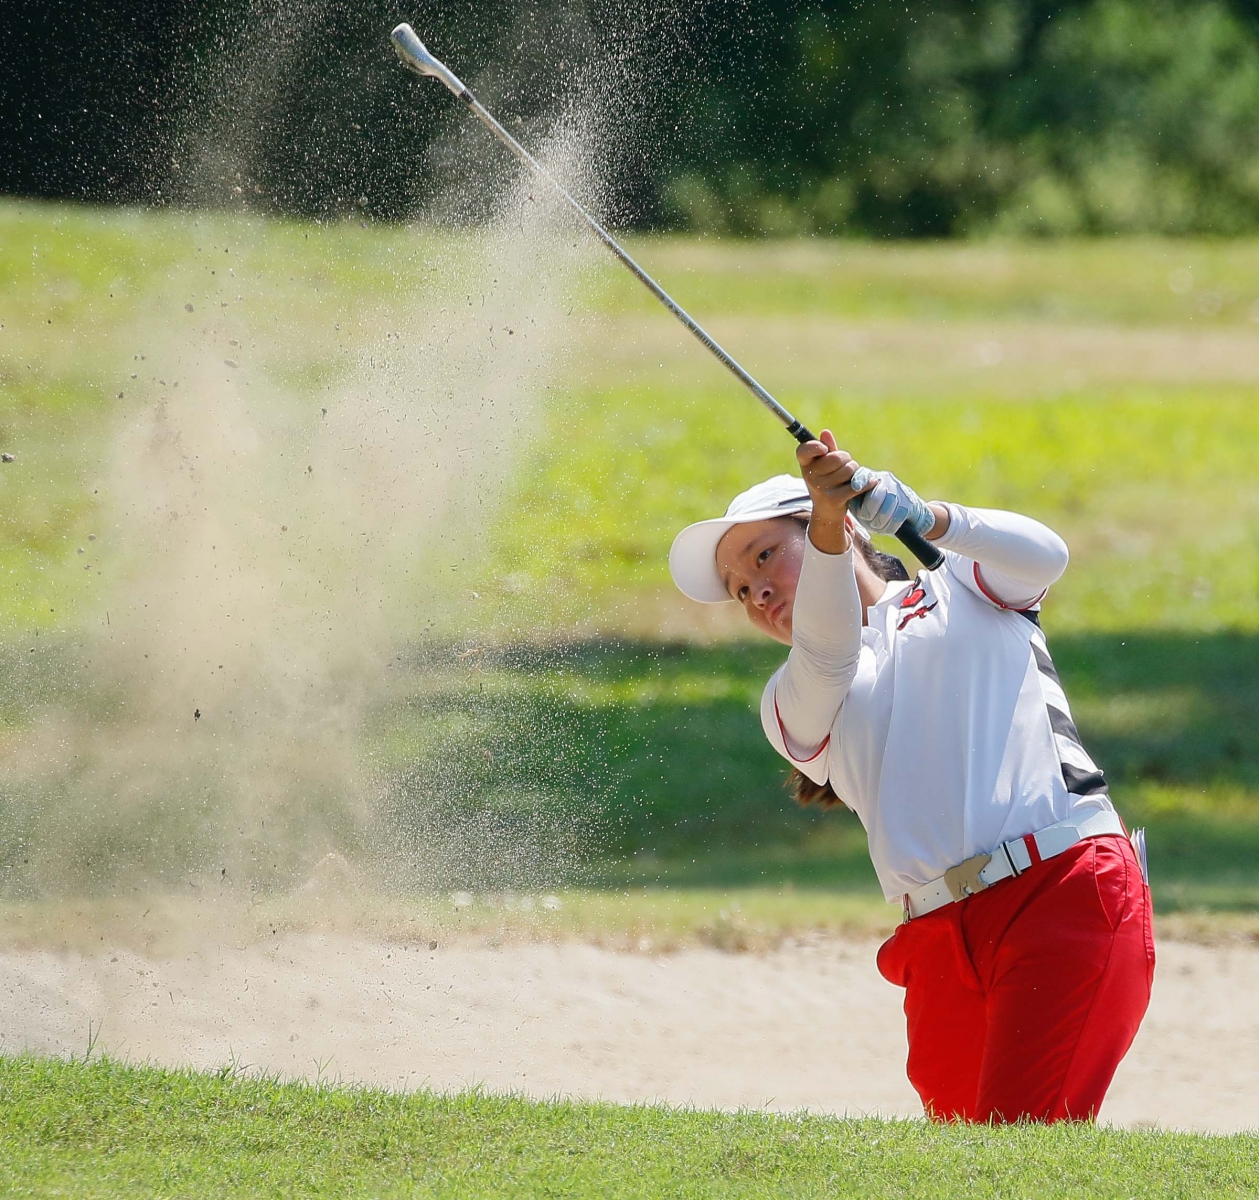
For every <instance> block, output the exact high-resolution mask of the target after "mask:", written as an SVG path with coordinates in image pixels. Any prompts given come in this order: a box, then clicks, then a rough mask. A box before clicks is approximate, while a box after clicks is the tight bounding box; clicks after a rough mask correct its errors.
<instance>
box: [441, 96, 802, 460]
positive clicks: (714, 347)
mask: <svg viewBox="0 0 1259 1200" xmlns="http://www.w3.org/2000/svg"><path fill="white" fill-rule="evenodd" d="M459 99H460V100H462V101H463V102H464V103H465V104H466V105H467V106H468V108H469V109H471V110H472V112H473V113H475V114H476V117H477V119H478V120H479V121H480V122H481V123H482V124H483V125H484V126H485V127H486V128H487V129H488V130H489V131H490V132H491V133H492V134H493V135H494V136H495V137H496V138H497V139H498V140H499V141H500V142H501V143H502V144H503V145H504V146H506V147H507V149H508V150H510V151H511V152H512V153H513V154H514V155H515V156H516V157H517V158H518V159H519V160H520V161H521V162H522V163H524V164H525V166H527V167H528V168H529V169H530V170H531V171H533V173H534V174H535V175H537V176H539V177H540V178H541V179H544V180H546V182H547V183H548V184H550V186H551V187H552V188H553V189H554V191H555V192H556V194H557V195H559V196H560V197H561V198H562V199H563V200H564V201H565V202H566V203H567V204H568V206H569V207H570V208H571V209H572V210H573V212H575V213H576V214H577V215H578V216H579V217H580V218H581V219H582V220H583V221H584V222H585V223H586V226H587V228H588V229H589V230H590V231H591V233H593V234H594V235H595V237H597V238H598V239H599V240H600V241H601V242H602V243H603V244H604V245H605V246H607V248H608V249H609V250H611V251H612V253H613V254H615V255H616V256H617V258H619V259H620V260H621V262H623V263H624V264H625V266H626V267H628V268H629V270H630V271H632V272H633V274H634V276H635V278H636V279H637V280H638V281H639V282H640V283H641V284H642V285H643V287H645V288H646V289H647V290H648V291H649V292H650V293H651V294H652V295H653V296H655V298H656V299H657V300H659V301H660V303H661V304H663V305H664V306H665V308H667V309H668V310H669V311H670V312H671V313H672V314H673V315H674V316H675V317H677V319H678V320H679V321H681V322H682V324H683V325H685V326H686V327H687V329H689V330H690V331H691V332H692V333H693V334H694V335H695V336H696V337H697V338H698V339H699V340H700V341H701V342H702V343H703V344H704V346H705V347H707V349H708V350H709V351H710V352H711V353H712V354H713V355H714V356H715V357H716V358H717V359H718V360H719V361H720V362H721V363H722V364H723V365H724V366H725V367H726V369H727V370H729V372H730V373H731V374H732V375H733V376H734V377H735V378H736V379H738V380H739V382H740V383H742V384H743V386H744V387H746V388H747V389H748V391H749V392H751V393H752V395H754V396H755V397H756V398H757V399H758V400H759V401H760V402H761V403H762V404H763V405H765V407H766V408H768V409H769V411H770V412H772V413H773V414H774V416H776V417H777V418H778V419H779V420H780V421H781V422H782V423H783V424H784V425H785V426H786V427H787V432H788V433H790V434H791V435H792V436H793V437H794V438H796V440H797V441H800V442H808V441H812V440H813V435H812V434H811V433H810V432H809V431H808V430H807V429H806V428H805V427H804V426H803V425H802V424H801V423H800V422H799V421H797V420H796V418H795V417H793V416H792V415H791V413H789V412H788V411H787V410H786V409H785V408H783V406H782V405H781V404H779V403H778V401H777V400H775V399H774V397H773V396H771V395H770V394H769V392H767V391H766V390H765V389H764V388H763V387H762V386H761V385H760V384H759V383H758V382H757V381H756V380H755V379H754V378H753V377H752V376H751V375H750V374H748V372H747V371H745V370H744V369H743V368H742V367H741V366H740V365H739V363H738V362H737V361H736V360H735V358H734V356H733V355H731V354H730V353H729V352H728V351H727V350H726V349H725V348H724V347H722V345H721V344H720V343H719V342H718V341H717V340H716V339H715V338H714V337H713V336H712V334H710V333H709V332H708V330H706V329H705V328H704V327H703V326H702V325H701V324H700V323H699V322H698V321H697V320H696V319H695V318H694V317H692V316H691V314H690V313H688V312H687V311H686V309H684V308H683V307H682V306H681V305H680V304H679V303H678V302H677V301H676V300H675V299H674V298H673V297H672V296H670V295H669V293H668V292H666V291H665V290H664V288H662V287H661V286H660V285H659V284H658V283H657V282H656V281H655V280H654V279H653V278H652V277H651V276H650V275H648V274H647V272H646V271H645V270H644V269H643V268H642V267H641V266H639V264H638V263H637V262H635V261H634V258H633V256H632V255H631V254H630V253H629V251H627V250H626V249H625V247H624V246H622V245H621V243H620V242H618V241H617V240H616V238H614V237H613V236H612V235H611V234H610V233H609V232H608V231H607V230H606V229H604V227H603V226H602V225H600V224H599V222H598V221H596V220H595V219H594V217H592V216H591V215H590V214H589V213H588V212H587V211H586V210H585V209H584V208H583V207H582V206H581V204H579V203H578V201H577V200H576V199H575V198H574V197H573V195H572V193H570V192H569V190H568V189H567V188H566V187H564V185H563V184H562V183H560V181H559V180H558V179H556V178H555V176H554V175H552V174H551V173H550V172H549V171H548V170H547V169H546V168H545V167H544V166H543V165H542V164H541V163H540V162H538V160H537V159H536V158H534V157H533V155H532V154H530V153H529V151H528V150H526V149H525V148H524V147H523V146H522V145H521V144H520V143H519V142H518V141H516V139H515V138H514V137H512V135H511V134H510V133H508V132H507V130H506V129H504V128H503V127H502V125H500V124H499V123H498V121H497V120H496V119H495V117H494V114H493V113H491V112H490V111H489V109H487V108H486V107H485V106H484V105H483V104H482V103H481V102H480V101H479V100H478V99H477V98H476V97H475V96H474V95H473V94H472V92H471V91H469V90H468V89H467V88H464V90H463V91H462V92H461V93H460V95H459Z"/></svg>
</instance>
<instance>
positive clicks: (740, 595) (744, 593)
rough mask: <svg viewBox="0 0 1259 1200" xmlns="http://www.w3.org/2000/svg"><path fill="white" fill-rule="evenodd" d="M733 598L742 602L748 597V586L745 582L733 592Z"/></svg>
mask: <svg viewBox="0 0 1259 1200" xmlns="http://www.w3.org/2000/svg"><path fill="white" fill-rule="evenodd" d="M734 598H735V599H736V600H737V601H738V602H739V603H740V604H742V603H743V601H744V600H746V599H747V598H748V586H747V584H746V583H745V584H744V585H743V586H742V587H741V588H740V589H739V590H738V591H737V592H735V594H734Z"/></svg>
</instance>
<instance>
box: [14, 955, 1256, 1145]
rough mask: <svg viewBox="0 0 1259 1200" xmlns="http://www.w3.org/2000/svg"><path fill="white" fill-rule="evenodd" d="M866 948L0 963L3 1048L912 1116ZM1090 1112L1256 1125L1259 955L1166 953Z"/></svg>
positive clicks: (1219, 1125) (898, 1043) (886, 1000)
mask: <svg viewBox="0 0 1259 1200" xmlns="http://www.w3.org/2000/svg"><path fill="white" fill-rule="evenodd" d="M874 949H875V947H874V944H873V943H869V942H845V941H837V940H822V941H816V942H807V943H803V944H791V945H788V946H786V947H784V948H782V949H779V950H777V951H774V952H772V953H768V954H723V953H721V952H719V951H716V950H708V949H694V950H686V951H683V952H680V953H677V954H672V955H665V956H648V955H641V954H626V953H616V952H613V951H609V950H604V949H598V948H595V947H592V946H588V945H581V944H573V943H566V944H553V945H552V944H548V945H512V946H506V947H503V948H498V949H488V948H485V947H475V946H459V945H456V946H452V947H447V946H441V945H439V946H438V947H437V948H436V949H433V948H430V945H429V944H428V943H420V944H411V945H405V944H398V943H382V942H373V941H369V940H365V939H363V938H359V937H349V936H343V935H321V936H311V935H300V936H299V935H289V936H281V937H277V938H274V939H271V940H269V941H266V942H260V943H254V944H252V945H243V946H240V947H232V946H226V945H218V946H203V947H201V948H199V949H197V950H195V951H191V952H188V953H180V954H172V955H170V956H167V957H156V958H147V957H144V956H142V955H140V954H138V953H136V952H135V951H134V950H124V949H117V950H101V951H100V952H99V953H96V954H93V955H87V954H83V953H80V952H78V951H74V952H68V951H55V950H43V949H39V950H31V949H28V950H7V951H4V952H3V953H0V1052H3V1053H9V1054H11V1053H16V1052H18V1051H24V1050H29V1051H35V1052H39V1053H44V1054H58V1055H66V1054H82V1053H83V1052H84V1050H85V1049H86V1047H87V1045H88V1039H89V1024H90V1025H91V1028H92V1030H93V1031H96V1030H99V1037H98V1039H97V1041H96V1043H95V1044H96V1048H97V1049H98V1050H102V1051H105V1052H108V1053H110V1054H113V1055H117V1056H121V1057H125V1058H128V1059H131V1060H133V1061H151V1062H154V1063H161V1064H191V1065H193V1066H197V1067H217V1066H221V1065H223V1064H225V1063H228V1062H236V1063H237V1064H239V1065H241V1066H242V1067H245V1068H248V1069H254V1070H263V1071H271V1072H279V1073H281V1074H283V1075H286V1076H287V1075H298V1076H305V1077H307V1078H316V1077H322V1078H324V1079H341V1080H357V1081H362V1082H366V1083H372V1084H377V1085H380V1086H384V1087H391V1088H420V1087H427V1088H433V1089H438V1090H446V1089H458V1088H466V1087H470V1086H473V1085H482V1086H484V1087H486V1088H488V1089H490V1090H493V1091H508V1090H511V1091H519V1092H523V1093H526V1094H528V1095H531V1096H541V1097H549V1096H557V1095H564V1096H574V1097H602V1098H604V1099H608V1100H614V1101H619V1102H632V1101H666V1102H668V1103H671V1104H695V1105H699V1106H704V1107H710V1106H712V1107H722V1108H736V1107H742V1106H747V1107H751V1108H761V1107H765V1108H769V1109H774V1110H791V1109H800V1108H809V1109H813V1110H817V1111H824V1112H835V1113H843V1112H847V1113H853V1114H857V1113H880V1114H886V1115H903V1116H912V1115H917V1114H918V1113H919V1111H920V1110H919V1107H918V1104H917V1101H916V1098H915V1096H914V1093H913V1092H912V1090H911V1089H910V1087H909V1085H908V1083H907V1082H906V1080H905V1077H904V1070H903V1064H904V1057H905V1035H904V1029H903V1023H902V1019H901V1014H900V1007H899V1005H900V993H899V991H898V989H895V988H893V987H891V986H890V985H889V984H887V983H885V982H884V981H883V980H882V979H881V978H880V977H879V976H878V974H877V972H876V971H875V968H874ZM1159 952H1160V962H1159V974H1158V980H1157V984H1156V989H1155V995H1154V1001H1153V1005H1152V1007H1151V1010H1150V1014H1149V1016H1148V1017H1147V1019H1146V1022H1145V1025H1144V1027H1143V1028H1142V1030H1141V1034H1140V1036H1139V1037H1138V1039H1137V1043H1136V1045H1135V1047H1134V1048H1133V1050H1132V1053H1131V1054H1130V1055H1129V1057H1128V1059H1127V1061H1126V1062H1125V1063H1124V1064H1123V1066H1122V1067H1121V1068H1120V1072H1119V1075H1118V1077H1117V1078H1116V1081H1115V1084H1114V1087H1113V1088H1112V1091H1111V1094H1110V1098H1109V1100H1108V1101H1107V1104H1106V1108H1105V1110H1104V1111H1103V1114H1102V1116H1103V1119H1104V1120H1106V1121H1108V1122H1111V1123H1114V1124H1119V1125H1147V1124H1150V1125H1158V1126H1160V1127H1164V1128H1181V1129H1197V1130H1210V1131H1232V1130H1241V1129H1253V1128H1255V1127H1257V1126H1259V1092H1257V1091H1256V1089H1255V1087H1254V1080H1255V1078H1256V1077H1257V1075H1259V1009H1257V1008H1256V1006H1255V1004H1254V1002H1253V997H1254V995H1255V994H1256V992H1259V949H1255V948H1252V947H1250V946H1247V945H1243V944H1233V945H1228V946H1223V947H1210V946H1200V945H1190V944H1185V943H1176V942H1166V943H1163V944H1162V945H1161V947H1160V951H1159Z"/></svg>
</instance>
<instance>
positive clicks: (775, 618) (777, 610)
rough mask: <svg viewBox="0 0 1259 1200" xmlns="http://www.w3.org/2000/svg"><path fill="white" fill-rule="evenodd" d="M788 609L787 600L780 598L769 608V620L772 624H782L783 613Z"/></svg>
mask: <svg viewBox="0 0 1259 1200" xmlns="http://www.w3.org/2000/svg"><path fill="white" fill-rule="evenodd" d="M786 611H787V601H786V600H780V601H779V602H778V603H777V604H775V605H774V607H773V608H771V609H770V610H769V620H770V624H772V625H779V626H781V625H782V618H783V613H785V612H786Z"/></svg>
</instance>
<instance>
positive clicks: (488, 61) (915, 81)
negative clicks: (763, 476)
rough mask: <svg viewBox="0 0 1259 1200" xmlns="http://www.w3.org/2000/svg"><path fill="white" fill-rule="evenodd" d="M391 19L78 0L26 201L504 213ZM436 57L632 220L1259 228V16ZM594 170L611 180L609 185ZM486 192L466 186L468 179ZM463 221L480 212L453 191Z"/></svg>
mask: <svg viewBox="0 0 1259 1200" xmlns="http://www.w3.org/2000/svg"><path fill="white" fill-rule="evenodd" d="M399 15H401V16H406V15H407V14H406V13H405V12H403V13H401V14H399V12H398V10H397V9H396V8H394V7H393V5H392V4H388V3H385V2H384V0H339V2H334V0H300V2H299V0H182V2H178V0H169V2H167V3H156V2H155V0H109V2H105V3H100V4H87V3H86V2H85V0H48V2H47V3H43V4H40V5H34V4H28V5H22V6H18V7H16V8H15V9H13V10H12V11H11V12H10V13H9V14H8V20H7V22H6V29H5V37H4V39H3V41H0V189H3V190H5V191H8V192H14V193H19V194H36V195H55V196H73V197H80V198H85V199H90V200H100V201H109V202H143V203H168V202H176V203H192V204H203V203H209V204H225V205H242V206H247V207H250V208H253V209H259V210H265V211H274V212H285V213H295V214H302V215H308V216H320V217H327V216H332V215H336V214H346V213H349V212H358V211H366V212H368V213H370V214H372V215H374V216H376V217H380V218H398V217H401V216H404V215H407V214H412V213H415V212H417V211H418V210H423V209H428V210H430V211H433V210H434V205H435V204H436V203H437V201H438V198H439V197H444V198H445V201H444V202H445V205H446V207H445V208H443V209H441V210H440V212H439V214H438V215H443V216H446V217H451V218H454V219H476V218H477V217H479V216H481V215H483V213H484V211H485V204H486V197H487V196H488V195H489V193H490V191H491V189H487V188H484V187H482V186H480V184H481V183H483V182H484V180H485V178H486V176H487V174H495V173H501V172H503V171H506V170H507V169H509V168H508V165H507V164H506V162H505V161H504V160H503V159H502V158H501V157H497V156H496V155H497V152H496V151H495V150H494V149H493V147H490V146H488V145H486V144H485V143H484V142H482V141H479V140H478V138H477V135H476V131H474V130H469V129H468V128H467V122H466V114H463V113H462V112H461V111H460V110H459V109H458V107H457V106H455V105H452V104H451V103H450V102H449V97H448V96H446V95H445V93H443V92H442V91H441V89H440V88H438V87H436V86H433V87H424V86H422V85H419V84H418V83H417V81H415V80H414V78H413V77H410V76H408V75H406V74H405V73H403V72H402V71H401V70H399V69H398V67H397V65H396V63H395V61H394V59H393V56H392V54H391V52H390V49H389V47H388V44H387V41H386V35H387V33H388V30H389V28H390V27H391V26H392V24H393V23H394V22H395V21H396V20H397V19H398V17H399ZM422 24H423V28H422V35H423V36H424V37H425V38H426V39H428V40H429V41H430V42H431V44H432V45H433V46H434V48H435V49H436V50H437V51H438V52H439V53H440V54H442V55H443V56H445V57H448V58H449V59H450V61H451V62H452V63H453V64H456V65H457V69H458V70H459V71H460V72H461V73H462V74H464V76H465V78H467V79H468V80H469V82H471V83H473V84H474V85H475V86H476V87H477V89H478V91H479V92H480V93H482V94H483V96H484V98H485V99H486V100H487V101H489V102H492V106H494V107H497V108H499V109H500V110H501V112H502V113H503V115H505V116H513V115H516V114H518V115H519V117H520V118H521V121H522V128H523V129H524V130H525V131H526V132H527V133H528V134H529V136H530V138H532V139H534V140H535V141H539V140H541V139H542V138H543V137H544V136H545V135H546V132H547V131H548V130H549V129H552V128H554V127H556V125H557V123H558V125H559V127H561V128H562V129H564V130H566V131H567V140H566V147H567V154H566V155H561V156H560V160H561V169H564V170H567V171H568V172H569V173H570V175H571V176H572V177H573V179H574V181H575V183H576V185H577V186H579V187H584V188H586V189H587V191H588V192H594V191H595V190H596V189H595V187H594V185H593V184H592V182H591V178H592V176H596V175H597V176H599V177H601V178H602V180H603V181H604V182H603V186H602V187H601V188H599V189H597V190H598V192H599V196H598V199H599V200H600V201H601V202H602V204H603V205H604V207H606V208H607V209H608V210H609V211H610V212H611V214H612V216H613V219H614V220H616V221H618V222H623V223H634V224H638V225H661V224H672V225H686V226H692V227H696V228H702V229H708V230H713V231H726V232H735V233H744V234H766V233H801V232H821V233H851V234H859V235H877V236H943V235H953V234H965V233H970V232H975V231H979V230H987V229H997V230H1001V231H1007V232H1011V233H1039V234H1058V233H1077V232H1083V233H1090V232H1105V231H1122V230H1134V231H1135V230H1144V231H1164V232H1191V231H1193V232H1216V233H1221V234H1227V233H1235V232H1239V231H1242V230H1247V229H1254V228H1256V227H1259V122H1256V120H1255V115H1256V112H1259V0H1063V2H1060V3H1048V2H1045V0H902V2H901V3H898V4H887V3H885V2H884V0H733V2H732V0H691V2H689V3H687V4H685V5H684V4H682V3H681V0H666V3H664V4H660V3H648V0H640V2H639V3H637V4H635V3H629V4H627V3H625V2H624V0H586V2H584V3H583V2H581V0H540V2H539V3H537V4H535V5H533V6H527V5H525V6H522V5H519V4H508V3H506V2H505V0H478V3H477V4H476V5H474V6H467V5H459V6H456V5H434V6H433V7H432V8H431V9H429V10H426V12H425V15H424V20H423V23H422ZM587 167H590V168H593V171H591V172H589V173H588V172H587V171H586V168H587ZM451 172H455V173H457V175H458V177H459V178H460V179H464V178H466V179H467V186H466V187H463V188H454V189H451V188H442V187H440V186H439V181H440V179H441V177H442V176H443V174H449V173H451ZM452 196H457V197H460V198H461V200H460V202H458V203H452V202H451V197H452Z"/></svg>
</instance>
